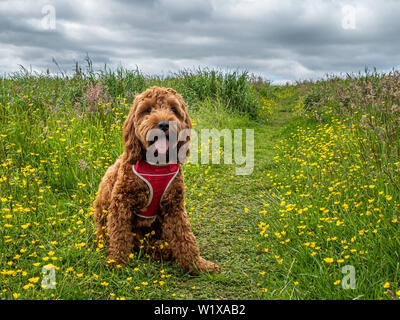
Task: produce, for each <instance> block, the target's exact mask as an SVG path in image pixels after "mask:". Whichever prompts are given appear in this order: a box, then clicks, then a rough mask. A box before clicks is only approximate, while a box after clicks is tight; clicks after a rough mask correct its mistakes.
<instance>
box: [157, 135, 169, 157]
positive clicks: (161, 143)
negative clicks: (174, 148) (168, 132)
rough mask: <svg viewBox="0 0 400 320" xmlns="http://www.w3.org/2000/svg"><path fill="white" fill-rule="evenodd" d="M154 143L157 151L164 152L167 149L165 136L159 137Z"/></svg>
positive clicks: (167, 143)
mask: <svg viewBox="0 0 400 320" xmlns="http://www.w3.org/2000/svg"><path fill="white" fill-rule="evenodd" d="M154 145H155V147H156V150H157V151H158V153H166V152H167V151H168V147H169V142H168V139H167V138H166V137H160V138H159V139H157V141H156V142H154Z"/></svg>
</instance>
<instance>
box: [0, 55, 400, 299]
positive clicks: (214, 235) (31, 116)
mask: <svg viewBox="0 0 400 320" xmlns="http://www.w3.org/2000/svg"><path fill="white" fill-rule="evenodd" d="M152 85H159V86H166V87H172V88H174V89H176V90H177V91H178V92H179V93H181V94H182V95H183V97H184V99H185V101H186V102H187V104H188V108H189V113H190V115H191V118H192V121H193V126H194V128H195V129H202V128H210V129H211V128H217V129H225V128H228V129H231V130H233V129H236V128H241V129H246V128H249V129H254V134H255V168H254V171H253V173H252V174H251V175H247V176H246V175H245V176H239V175H235V174H234V169H235V165H225V164H205V165H202V164H191V163H188V164H185V165H184V173H185V183H186V195H187V196H186V210H187V212H188V215H189V219H190V222H191V224H192V230H193V232H194V234H195V235H196V237H197V241H198V244H199V247H200V251H201V252H202V255H203V256H204V257H205V258H207V259H210V260H213V261H216V262H217V263H218V264H219V265H220V266H221V268H222V272H221V274H203V275H198V276H191V275H189V274H187V273H186V272H185V271H184V270H183V268H182V267H181V266H179V265H178V264H176V263H173V262H156V261H154V260H152V259H151V258H150V257H149V256H147V255H146V254H143V253H138V254H132V256H131V262H130V265H129V266H128V267H127V268H109V267H108V266H107V265H106V264H105V261H106V258H105V248H104V247H102V245H101V244H100V245H99V244H97V243H96V241H95V234H94V231H95V226H94V222H93V218H92V215H93V208H92V202H93V199H94V197H95V194H96V192H97V186H98V184H99V182H100V179H101V178H102V176H103V175H104V173H105V171H106V169H107V167H108V166H110V165H111V164H112V163H113V162H114V161H115V159H116V158H117V157H118V156H119V155H120V153H121V152H122V150H123V144H122V139H121V129H122V124H123V121H124V119H125V117H126V115H127V113H128V111H129V108H130V106H131V103H132V100H133V98H134V96H135V94H136V93H140V92H142V91H143V90H144V89H145V88H147V87H150V86H152ZM399 85H400V74H399V73H397V72H392V73H389V74H377V73H368V72H366V73H365V74H359V75H348V76H347V77H344V78H343V77H329V78H326V79H323V80H320V81H316V82H302V83H298V84H296V85H287V86H272V85H270V84H269V83H268V82H264V81H262V80H261V79H259V78H257V77H254V76H250V75H248V74H247V73H241V72H222V71H215V70H200V69H199V70H183V71H181V72H179V73H176V74H172V75H169V76H167V77H149V76H146V75H143V74H142V73H141V72H140V71H139V70H133V71H128V70H124V69H119V70H115V71H111V70H107V69H105V70H103V71H96V72H95V71H93V69H92V67H91V64H90V61H89V63H88V68H87V70H85V71H82V70H81V69H80V68H79V67H78V66H77V67H76V70H75V74H74V75H72V76H67V75H58V76H54V75H50V74H31V73H29V72H26V71H24V70H22V71H21V72H18V73H15V74H13V75H11V76H10V77H7V78H0V299H115V300H123V299H385V300H387V299H389V300H392V299H394V300H398V299H399V298H400V264H399V263H400V258H399V253H400V236H399V231H400V227H399V219H400V217H399V215H400V205H399V204H400V197H399V191H400V190H399V188H400V182H399V179H398V177H399V169H400V130H399V127H400V107H399V106H400V90H399ZM202 143H203V142H202ZM220 152H221V153H223V149H221V150H220ZM149 236H150V235H149ZM45 266H50V267H53V268H54V269H55V283H54V289H46V288H43V287H42V284H43V283H42V281H43V279H44V278H45V277H46V275H47V274H43V273H42V271H43V267H45Z"/></svg>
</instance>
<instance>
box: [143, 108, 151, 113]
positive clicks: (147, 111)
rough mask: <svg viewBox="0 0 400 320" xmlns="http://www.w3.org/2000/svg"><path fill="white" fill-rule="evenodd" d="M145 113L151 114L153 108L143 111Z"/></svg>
mask: <svg viewBox="0 0 400 320" xmlns="http://www.w3.org/2000/svg"><path fill="white" fill-rule="evenodd" d="M143 113H147V114H150V113H151V108H147V109H146V110H144V111H143Z"/></svg>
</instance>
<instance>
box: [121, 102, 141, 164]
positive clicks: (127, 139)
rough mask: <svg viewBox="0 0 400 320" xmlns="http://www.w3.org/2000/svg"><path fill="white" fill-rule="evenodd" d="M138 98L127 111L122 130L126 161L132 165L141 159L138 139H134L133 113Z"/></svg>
mask: <svg viewBox="0 0 400 320" xmlns="http://www.w3.org/2000/svg"><path fill="white" fill-rule="evenodd" d="M139 99H140V98H139V96H137V97H136V98H135V100H134V101H133V106H132V108H131V110H130V111H129V114H128V117H127V118H126V120H125V122H124V127H123V130H122V136H123V139H124V148H125V155H126V158H127V159H126V160H127V161H128V162H130V163H132V164H135V163H136V162H137V161H138V160H140V159H141V158H142V149H141V145H140V141H139V139H138V138H137V137H136V132H135V112H136V108H137V105H138V103H139Z"/></svg>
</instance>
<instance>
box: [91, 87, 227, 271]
mask: <svg viewBox="0 0 400 320" xmlns="http://www.w3.org/2000/svg"><path fill="white" fill-rule="evenodd" d="M170 123H176V124H177V125H176V126H175V127H174V128H171V127H170V126H169V124H170ZM191 127H192V125H191V121H190V118H189V115H188V112H187V109H186V106H185V103H184V101H183V99H182V97H181V95H179V94H178V93H177V92H176V91H175V90H173V89H170V88H168V89H167V88H160V87H152V88H150V89H147V90H146V91H145V92H143V93H142V94H140V95H138V96H137V97H136V98H135V100H134V102H133V107H132V108H131V110H130V112H129V115H128V117H127V119H126V120H125V123H124V127H123V139H124V152H123V153H122V155H121V156H120V157H119V158H118V159H117V161H116V162H115V163H114V164H113V165H112V166H110V167H109V168H108V170H107V172H106V174H105V175H104V177H103V179H102V181H101V183H100V185H99V191H98V194H97V197H96V199H95V201H94V208H95V212H94V219H95V221H96V223H97V241H100V242H103V243H104V244H106V245H107V246H108V247H107V258H108V259H109V262H111V263H113V264H117V265H121V266H126V264H127V262H128V258H129V256H130V254H131V253H132V250H134V251H139V250H142V251H144V252H146V253H147V254H150V255H151V256H153V257H154V258H155V259H157V260H175V261H178V262H179V263H180V264H181V265H182V266H183V267H184V268H185V269H186V270H187V271H188V272H191V273H194V272H196V271H199V272H212V271H216V272H220V267H219V266H218V265H216V264H215V263H213V262H211V261H207V260H205V259H203V258H202V257H200V252H199V248H198V247H197V244H196V238H195V236H194V235H193V233H192V231H191V230H190V223H189V221H188V218H187V214H186V210H185V202H184V192H185V186H184V181H183V173H182V168H181V164H182V161H175V164H174V163H171V154H172V151H171V152H170V149H172V147H173V146H172V147H169V146H170V144H171V141H169V140H168V139H169V138H170V136H172V133H173V132H172V131H173V130H175V131H176V132H175V133H176V134H177V135H179V133H180V132H181V131H182V130H184V129H186V130H189V131H190V129H191ZM156 129H158V130H161V132H163V133H164V134H165V136H164V138H163V137H162V136H160V137H158V136H157V137H155V138H152V139H149V137H148V136H149V133H150V131H152V130H156ZM170 140H171V138H170ZM189 140H190V135H188V136H187V137H186V142H187V143H185V145H188V141H189ZM184 142H185V141H184ZM183 145H184V144H183V143H182V141H179V142H177V143H176V149H177V150H179V149H180V148H182V147H183ZM149 150H153V153H152V154H154V155H156V156H157V155H160V156H162V155H163V156H165V157H166V158H168V159H169V161H168V163H167V162H165V163H161V164H160V163H151V162H150V161H148V155H149ZM188 151H189V150H188V149H187V150H185V152H184V153H185V155H186V156H187V154H188Z"/></svg>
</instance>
